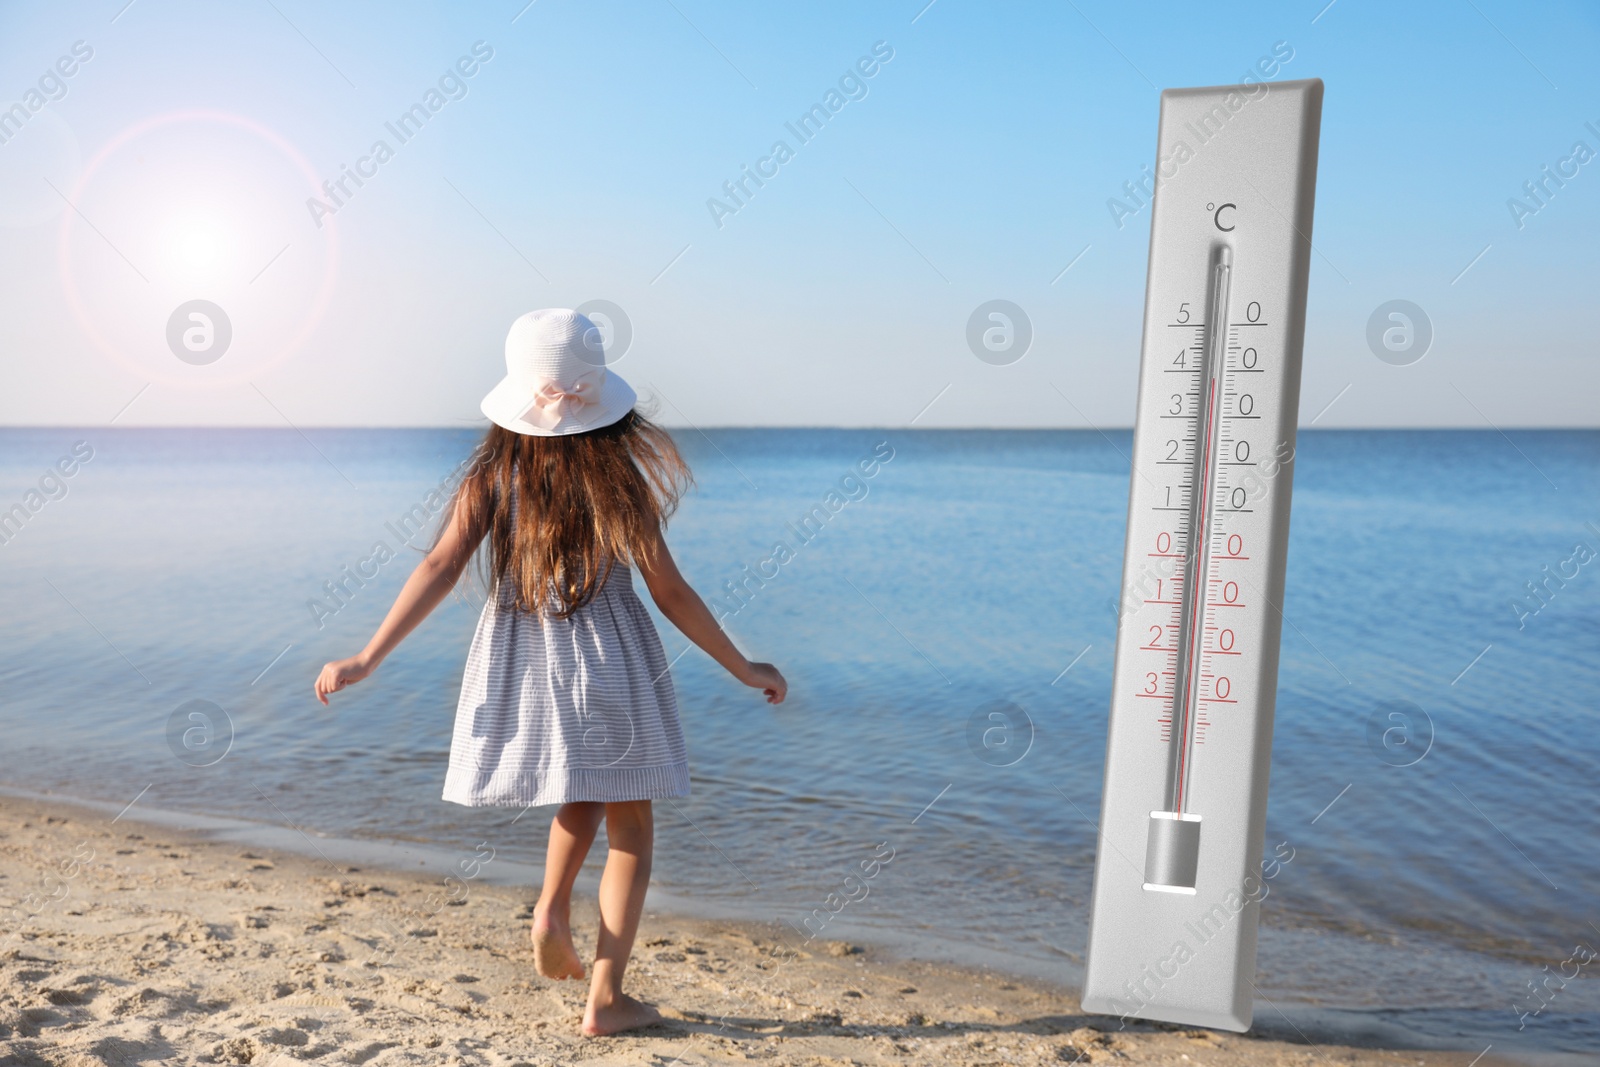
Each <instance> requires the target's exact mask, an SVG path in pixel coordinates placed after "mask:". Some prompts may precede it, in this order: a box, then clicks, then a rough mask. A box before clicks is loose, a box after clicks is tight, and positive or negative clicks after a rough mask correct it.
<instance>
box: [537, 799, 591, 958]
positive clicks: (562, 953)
mask: <svg viewBox="0 0 1600 1067" xmlns="http://www.w3.org/2000/svg"><path fill="white" fill-rule="evenodd" d="M604 814H605V805H603V804H594V803H577V804H563V805H561V807H560V808H559V809H558V810H557V811H556V816H555V818H554V819H552V820H550V847H549V848H548V849H546V850H545V854H544V886H543V887H542V888H541V889H540V891H539V903H537V904H535V905H534V908H533V963H534V966H535V967H537V968H538V970H539V973H540V974H542V975H544V976H545V977H546V978H582V977H583V961H582V960H581V959H579V958H578V950H577V949H576V948H574V947H573V944H572V885H573V883H574V882H576V881H577V879H578V871H580V870H581V869H582V868H583V861H584V858H585V857H586V856H588V855H589V846H590V845H593V844H594V835H595V833H596V832H597V831H598V830H599V829H600V818H601V816H602V815H604Z"/></svg>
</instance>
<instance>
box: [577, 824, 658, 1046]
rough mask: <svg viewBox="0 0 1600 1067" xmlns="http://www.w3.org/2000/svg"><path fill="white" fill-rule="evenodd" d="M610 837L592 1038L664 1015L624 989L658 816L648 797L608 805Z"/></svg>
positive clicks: (588, 1021) (586, 1018) (588, 1026)
mask: <svg viewBox="0 0 1600 1067" xmlns="http://www.w3.org/2000/svg"><path fill="white" fill-rule="evenodd" d="M606 840H607V843H608V844H609V846H610V853H609V855H607V857H606V870H605V873H604V874H603V875H601V876H600V938H599V944H598V945H597V946H596V949H595V961H594V977H593V979H591V981H590V983H589V1007H588V1009H587V1010H586V1011H585V1012H584V1013H583V1032H584V1033H585V1034H587V1035H589V1036H590V1037H597V1036H600V1035H602V1034H615V1033H618V1032H620V1031H623V1030H635V1029H638V1028H639V1027H641V1026H649V1025H650V1024H651V1023H654V1022H658V1021H659V1020H660V1019H661V1013H660V1012H658V1011H656V1009H655V1008H653V1007H651V1006H650V1005H649V1004H646V1003H644V1002H643V1001H640V1000H635V999H634V998H633V997H630V996H628V995H627V994H626V993H624V992H623V991H622V975H623V972H624V971H625V970H626V969H627V966H628V956H629V955H630V954H631V953H632V952H633V938H634V935H635V934H637V933H638V932H639V917H640V915H641V914H643V912H644V895H645V891H646V890H647V889H649V888H650V860H651V856H652V851H653V846H654V840H655V819H654V815H653V813H652V812H651V810H650V802H649V801H648V800H633V801H628V802H627V803H623V804H607V805H606Z"/></svg>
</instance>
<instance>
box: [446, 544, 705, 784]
mask: <svg viewBox="0 0 1600 1067" xmlns="http://www.w3.org/2000/svg"><path fill="white" fill-rule="evenodd" d="M514 603H515V602H514V598H513V597H512V595H511V592H510V590H509V589H505V590H502V589H500V588H499V587H498V586H497V587H496V589H495V590H494V592H493V593H492V594H491V595H490V597H489V598H488V602H487V603H486V604H485V605H484V608H483V614H482V616H481V617H480V618H479V619H478V629H477V632H476V634H474V636H473V638H472V648H471V650H470V651H469V652H468V653H467V666H466V670H465V672H464V674H463V677H462V680H461V700H460V703H459V704H458V705H457V708H456V723H455V733H454V735H453V737H452V739H451V744H450V769H449V770H448V771H447V772H446V774H445V780H444V799H445V800H447V801H450V802H451V803H455V804H465V805H469V806H473V807H480V806H495V805H515V806H519V807H523V806H531V805H538V804H566V803H570V802H572V801H606V802H616V801H624V800H653V799H659V798H663V797H681V796H688V795H689V757H688V752H687V749H686V748H685V746H684V741H683V728H682V726H681V725H680V724H679V722H678V703H677V699H676V697H675V696H674V694H673V690H672V678H671V676H670V674H669V673H668V670H667V657H666V654H665V653H664V652H663V651H662V648H661V638H660V637H659V635H657V633H656V628H655V623H654V622H652V621H651V619H650V615H649V613H648V612H647V611H646V610H645V607H644V604H643V603H642V602H640V600H639V597H638V595H637V594H636V593H635V592H634V590H633V572H632V570H631V569H630V568H628V567H626V566H624V565H623V564H621V563H618V564H616V565H615V566H614V567H613V569H612V571H611V575H610V577H609V578H608V579H607V581H606V582H605V584H604V585H603V586H602V587H601V588H600V590H599V591H598V592H597V593H596V594H595V596H594V599H593V600H591V601H589V602H588V603H587V604H585V605H583V606H582V607H581V608H579V609H578V610H577V611H576V612H574V613H573V615H572V616H571V617H570V618H566V619H561V618H556V617H555V616H553V615H547V614H543V613H540V614H530V613H527V612H519V611H517V610H516V609H515V606H514Z"/></svg>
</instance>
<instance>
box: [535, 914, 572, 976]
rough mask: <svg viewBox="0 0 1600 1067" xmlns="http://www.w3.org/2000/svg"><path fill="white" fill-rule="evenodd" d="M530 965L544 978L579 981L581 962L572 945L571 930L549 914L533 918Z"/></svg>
mask: <svg viewBox="0 0 1600 1067" xmlns="http://www.w3.org/2000/svg"><path fill="white" fill-rule="evenodd" d="M532 937H533V965H534V967H535V968H536V969H537V970H538V972H539V973H540V974H542V975H544V976H545V977H546V978H555V979H561V978H582V977H583V961H582V960H581V959H579V958H578V950H577V948H575V947H574V946H573V944H572V928H571V927H570V926H569V925H568V924H567V923H566V922H564V921H558V920H557V919H556V918H555V916H553V915H551V914H550V913H549V912H541V911H537V910H536V911H535V912H534V914H533V933H532Z"/></svg>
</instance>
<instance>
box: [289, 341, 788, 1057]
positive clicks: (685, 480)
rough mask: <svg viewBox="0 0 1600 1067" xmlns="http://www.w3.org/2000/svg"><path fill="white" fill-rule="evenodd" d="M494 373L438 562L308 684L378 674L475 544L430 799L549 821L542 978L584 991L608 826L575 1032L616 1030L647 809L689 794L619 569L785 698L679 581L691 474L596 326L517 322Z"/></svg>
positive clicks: (644, 879) (627, 1000)
mask: <svg viewBox="0 0 1600 1067" xmlns="http://www.w3.org/2000/svg"><path fill="white" fill-rule="evenodd" d="M506 368H507V375H506V378H505V379H504V380H503V381H501V382H500V384H499V385H497V386H495V388H494V389H493V390H492V391H491V392H490V393H489V395H488V396H487V397H485V398H484V401H483V405H482V407H483V413H484V414H485V415H487V416H488V417H489V419H490V421H492V422H493V423H494V425H493V426H492V427H490V429H489V432H488V436H487V437H486V438H485V439H484V441H483V443H482V445H481V446H480V447H479V450H478V452H477V454H476V456H475V461H474V463H473V464H472V466H471V468H470V471H469V473H468V474H467V476H466V478H465V479H464V480H463V481H462V483H461V485H460V488H459V489H458V490H457V491H456V494H455V499H454V501H453V504H452V508H451V511H450V513H449V517H448V518H447V520H446V521H445V523H444V525H443V526H442V527H441V529H440V532H439V536H438V538H437V540H436V542H435V543H434V545H433V547H432V549H431V550H430V551H429V553H428V555H427V557H426V558H425V559H423V561H422V562H421V563H420V564H418V566H417V569H416V570H415V571H414V572H413V573H412V575H411V577H410V579H409V580H407V582H406V584H405V588H403V589H402V590H401V591H400V595H399V597H397V598H396V600H395V603H394V607H393V608H391V609H390V610H389V614H388V617H387V618H385V619H384V620H383V624H382V625H381V626H379V627H378V632H377V633H376V634H374V635H373V637H372V640H371V641H370V642H368V644H367V647H366V648H365V649H363V650H362V651H361V653H360V654H359V655H356V656H352V657H351V658H349V659H344V660H339V661H337V662H334V663H329V664H327V665H326V666H324V667H323V668H322V674H321V675H320V676H319V677H318V678H317V682H316V694H317V698H318V699H319V700H321V701H322V702H323V703H324V704H326V703H327V702H328V694H329V693H335V692H338V691H339V690H340V689H343V688H344V687H345V686H347V685H350V684H351V683H354V682H359V681H361V680H362V679H363V678H365V677H367V676H368V675H370V674H371V673H372V672H373V671H374V670H376V669H377V667H378V664H380V663H381V662H383V660H384V658H385V657H386V656H388V654H389V653H390V652H392V651H394V648H395V646H396V645H398V644H399V643H400V642H401V640H402V639H403V638H404V637H405V636H406V635H407V634H409V633H410V632H411V631H412V630H414V629H415V628H416V627H417V625H418V624H419V623H421V622H422V620H423V619H424V618H426V617H427V615H428V613H429V612H430V611H432V610H433V609H434V608H435V607H436V606H437V605H438V604H439V602H440V601H442V600H443V599H444V598H445V596H446V595H447V594H448V593H449V592H450V590H451V588H452V587H454V585H455V583H456V581H457V579H459V578H460V577H461V574H462V572H463V571H464V570H465V568H466V566H467V562H468V560H469V559H471V558H472V556H473V554H474V552H475V551H476V550H477V548H478V546H479V544H480V543H481V542H483V540H484V539H485V538H486V537H487V538H488V543H489V551H488V553H487V559H486V560H485V563H486V569H487V575H486V577H487V578H488V584H489V586H490V595H489V598H488V602H487V603H486V604H485V605H484V609H483V616H482V618H480V619H479V621H478V629H477V633H476V634H475V635H474V636H473V639H472V648H471V651H470V652H469V653H468V654H467V666H466V672H465V676H464V677H463V679H462V683H461V701H460V705H459V706H458V708H457V710H456V724H455V734H454V738H453V740H452V743H451V749H450V767H449V770H448V772H447V773H446V775H445V785H444V799H445V800H448V801H453V802H455V803H457V804H467V805H515V806H518V807H527V806H531V805H536V804H559V805H560V807H559V808H558V809H557V810H556V814H555V818H554V819H553V820H552V822H551V824H550V846H549V850H548V851H547V852H546V854H545V878H544V887H543V890H542V892H541V893H540V896H539V903H538V904H537V906H536V907H535V909H534V919H533V934H532V936H533V955H534V962H535V965H536V966H537V967H538V970H539V973H540V974H542V975H544V976H545V977H547V978H557V979H560V978H582V977H583V976H584V968H583V963H582V961H581V960H579V958H578V953H577V950H576V948H575V947H574V946H573V943H572V933H571V928H570V926H569V916H570V911H571V905H572V887H573V883H574V881H575V880H576V879H577V877H578V871H579V869H580V868H581V867H582V866H583V861H584V858H585V856H587V855H588V852H589V847H590V845H591V844H593V842H594V838H595V834H596V832H597V831H598V830H599V828H600V822H601V820H602V819H604V820H605V824H606V840H607V842H608V845H609V852H608V855H607V857H606V866H605V873H604V874H603V875H602V876H601V879H600V931H599V936H598V939H597V946H596V949H595V962H594V974H593V976H592V979H591V981H590V985H589V1003H588V1007H587V1009H586V1010H585V1012H584V1016H583V1033H585V1034H587V1035H590V1036H595V1035H601V1034H613V1033H617V1032H618V1031H622V1030H630V1029H635V1028H638V1027H642V1026H649V1025H650V1024H651V1023H653V1022H655V1021H657V1020H659V1019H660V1017H661V1016H660V1013H659V1012H657V1011H656V1009H655V1008H653V1007H651V1006H650V1005H648V1004H645V1003H643V1002H642V1001H639V1000H636V999H634V998H633V997H630V996H628V995H626V994H625V993H623V992H622V975H623V971H624V969H625V968H626V967H627V963H628V956H629V954H630V952H631V951H632V949H633V939H634V934H635V933H636V931H637V930H638V928H639V917H640V914H641V912H642V911H643V909H644V897H645V891H646V889H647V888H648V886H649V882H650V860H651V850H652V844H653V838H654V824H653V816H652V814H651V808H650V802H651V801H652V800H653V799H656V798H658V797H681V796H687V795H688V794H689V764H688V755H687V752H686V751H685V748H684V742H683V731H682V728H681V727H680V726H679V724H678V708H677V701H676V699H675V698H674V696H673V689H672V680H671V677H670V676H669V674H668V665H667V660H666V656H665V655H664V654H663V652H662V650H661V640H660V638H659V637H658V636H657V635H656V630H655V626H654V625H653V624H652V623H651V621H650V616H649V614H648V613H647V612H646V611H645V608H644V605H643V604H642V603H641V602H640V601H639V598H638V596H637V595H636V594H635V593H634V590H633V579H632V571H631V570H630V566H631V567H636V568H638V570H639V572H640V573H641V574H642V575H643V576H644V581H645V585H646V586H647V587H648V588H649V590H650V595H651V596H652V597H653V598H654V599H655V602H656V606H657V607H659V608H660V609H661V613H662V614H663V615H665V616H666V617H667V618H668V619H669V620H671V622H672V623H673V625H675V626H677V627H678V629H680V630H682V631H683V633H684V635H685V636H687V637H688V638H689V640H691V641H693V642H694V643H695V644H696V645H698V646H700V648H702V649H703V650H705V652H706V654H708V655H709V656H710V657H711V658H712V659H714V660H716V661H717V662H718V663H720V664H721V665H722V666H723V667H724V668H726V669H727V671H728V672H729V673H730V674H732V675H733V676H734V677H735V678H737V679H738V680H739V681H741V682H743V683H744V684H745V685H748V686H751V687H753V688H755V689H761V690H764V691H765V693H766V697H767V701H768V702H769V703H772V704H781V703H782V702H783V698H784V696H785V694H786V693H787V691H788V684H787V683H786V682H785V681H784V678H783V675H781V674H780V673H778V670H777V668H776V667H774V666H772V664H770V663H751V662H750V661H749V660H747V659H745V657H744V656H743V655H741V654H740V652H739V650H738V649H736V648H735V647H734V646H733V642H731V641H730V640H729V639H728V637H727V635H726V634H724V633H723V632H722V630H721V628H719V627H718V625H717V623H716V621H715V620H714V619H713V618H712V616H711V612H710V611H709V610H708V609H707V608H706V606H705V603H704V602H703V601H701V599H700V598H699V596H697V595H696V594H695V592H694V590H693V589H691V588H690V587H689V585H688V584H687V583H686V582H685V581H684V580H683V577H682V576H681V575H680V574H679V573H678V568H677V566H676V565H675V564H674V563H673V560H672V554H671V553H670V552H668V551H667V546H666V543H665V541H664V540H663V538H662V530H663V528H664V527H665V525H666V520H667V517H668V516H669V515H670V514H671V513H672V511H673V509H674V508H675V507H676V505H677V503H678V499H679V497H680V496H681V495H682V493H683V491H684V490H685V489H686V488H687V487H688V485H689V484H690V482H691V476H690V474H689V469H688V467H687V466H686V465H685V464H684V462H683V459H682V458H681V457H680V456H679V455H678V451H677V449H676V448H675V447H674V446H673V443H672V439H671V437H669V436H668V435H667V433H666V431H664V430H662V429H661V428H660V427H658V426H655V425H653V424H652V423H651V422H650V421H649V420H647V419H646V418H644V416H642V415H640V414H639V413H638V412H637V411H635V410H634V402H635V399H636V398H635V395H634V392H633V390H632V389H631V388H629V386H628V384H627V383H626V382H624V381H623V380H622V379H621V378H620V377H618V376H617V375H616V374H614V373H611V372H609V371H608V370H607V369H606V365H605V358H604V353H603V352H602V350H601V343H600V331H599V330H598V329H596V327H595V325H594V324H593V323H592V322H590V321H589V319H587V318H585V317H584V316H583V315H580V314H578V313H576V312H573V311H566V310H547V311H535V312H531V313H529V314H527V315H524V316H522V317H521V318H520V319H518V320H517V321H516V322H515V323H513V324H512V327H511V332H510V334H509V335H508V336H507V338H506ZM480 558H481V557H480Z"/></svg>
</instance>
